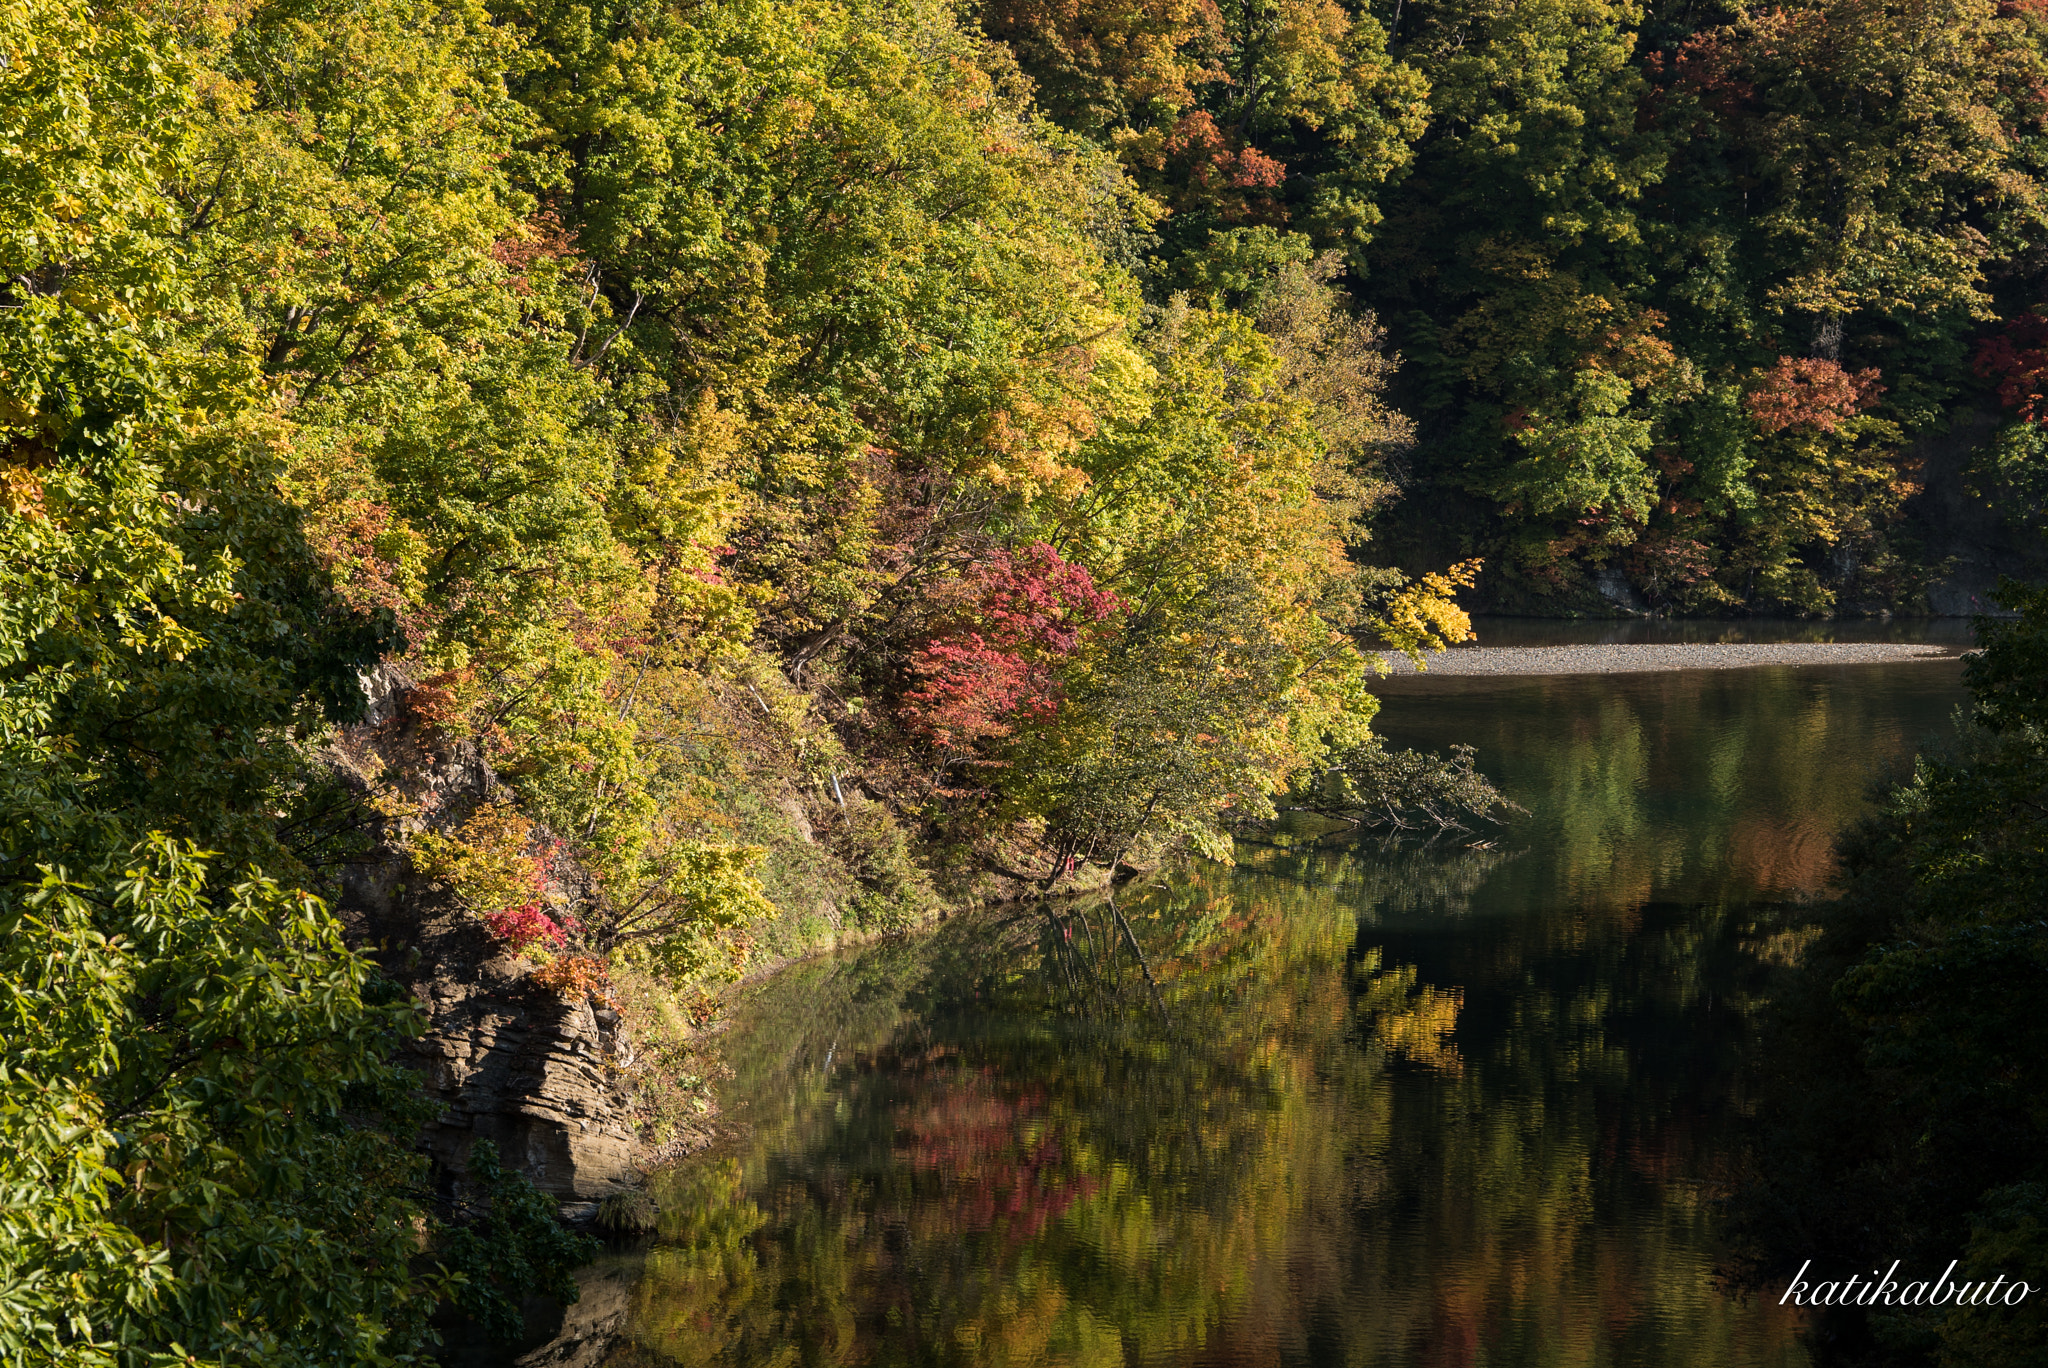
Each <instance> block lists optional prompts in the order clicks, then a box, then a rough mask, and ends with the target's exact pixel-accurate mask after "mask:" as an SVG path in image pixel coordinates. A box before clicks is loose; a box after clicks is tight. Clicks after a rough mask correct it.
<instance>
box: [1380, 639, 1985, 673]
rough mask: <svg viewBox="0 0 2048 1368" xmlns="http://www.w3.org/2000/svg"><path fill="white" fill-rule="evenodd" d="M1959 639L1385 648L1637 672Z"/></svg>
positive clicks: (1448, 661)
mask: <svg viewBox="0 0 2048 1368" xmlns="http://www.w3.org/2000/svg"><path fill="white" fill-rule="evenodd" d="M1962 649H1963V648H1961V647H1960V646H1955V645H1947V644H1931V643H1927V642H1896V641H1826V642H1816V641H1779V642H1754V641H1746V642H1607V643H1598V644H1591V643H1589V644H1582V645H1569V646H1457V647H1453V648H1452V649H1450V650H1448V651H1438V652H1435V653H1434V654H1431V655H1428V656H1425V657H1424V661H1423V665H1422V666H1421V668H1420V670H1418V668H1417V666H1416V665H1415V663H1414V662H1413V661H1411V660H1409V659H1408V658H1407V657H1406V656H1403V655H1399V654H1396V653H1394V652H1391V651H1386V652H1381V653H1380V658H1381V659H1382V660H1384V661H1385V662H1386V663H1387V665H1388V667H1389V672H1390V673H1392V674H1396V675H1412V674H1417V673H1421V672H1424V671H1426V672H1427V673H1430V674H1440V675H1556V674H1633V673H1640V672H1647V671H1656V670H1731V669H1744V668H1748V667H1752V666H1758V665H1888V664H1897V663H1899V662H1902V661H1952V660H1954V659H1955V658H1956V657H1957V656H1959V655H1961V654H1962Z"/></svg>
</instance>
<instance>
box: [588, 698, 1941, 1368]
mask: <svg viewBox="0 0 2048 1368" xmlns="http://www.w3.org/2000/svg"><path fill="white" fill-rule="evenodd" d="M1959 674H1960V672H1959V670H1958V669H1957V668H1956V667H1955V666H1954V665H1953V664H1922V663H1913V664H1904V665H1885V666H1858V667H1844V668H1833V669H1753V670H1739V671H1737V670H1731V671H1719V672H1683V673H1670V674H1657V675H1642V674H1637V675H1615V676H1598V677H1588V676H1579V677H1553V678H1522V679H1512V678H1509V679H1503V678H1474V677H1459V678H1441V679H1430V678H1427V677H1422V678H1415V679H1404V680H1398V681H1393V682H1390V683H1389V685H1388V686H1387V700H1386V706H1385V711H1384V712H1383V714H1382V717H1381V729H1382V730H1383V732H1384V733H1385V734H1386V735H1387V736H1388V737H1389V738H1390V739H1391V740H1393V741H1394V742H1395V743H1398V744H1404V745H1415V746H1426V747H1431V748H1440V747H1443V746H1446V745H1449V744H1451V743H1453V742H1456V741H1465V742H1470V743H1472V744H1474V745H1476V746H1478V748H1479V756H1480V762H1481V765H1482V767H1483V768H1484V769H1486V770H1487V772H1488V773H1490V774H1491V775H1493V776H1494V777H1495V778H1496V780H1498V781H1499V782H1500V783H1501V784H1502V786H1503V787H1504V788H1505V789H1506V790H1507V791H1508V792H1509V793H1510V794H1511V795H1512V796H1513V797H1514V798H1515V799H1517V800H1518V801H1519V802H1520V803H1522V804H1523V805H1524V806H1525V807H1527V808H1528V809H1529V810H1530V813H1531V815H1530V816H1529V817H1527V818H1526V819H1523V820H1521V821H1519V822H1517V823H1516V824H1514V825H1513V826H1511V827H1509V828H1507V829H1506V830H1504V831H1502V832H1500V833H1497V834H1496V833H1481V834H1479V835H1475V836H1463V837H1459V838H1458V839H1455V840H1443V841H1438V842H1436V843H1435V844H1434V845H1432V846H1429V847H1426V848H1421V849H1417V848H1415V847H1413V846H1412V845H1411V846H1410V847H1409V848H1407V849H1388V848H1385V847H1383V846H1382V844H1381V843H1380V842H1378V841H1377V840H1373V839H1366V840H1359V839H1357V838H1355V837H1350V836H1337V837H1328V836H1325V837H1322V838H1317V836H1316V834H1315V832H1314V831H1312V830H1307V829H1304V830H1299V831H1295V832H1292V833H1288V834H1283V835H1282V836H1280V837H1279V838H1277V841H1276V843H1275V844H1272V845H1265V846H1252V845H1249V844H1247V845H1246V846H1244V847H1243V853H1242V856H1241V858H1240V862H1239V865H1238V867H1237V868H1235V869H1229V868H1224V867H1221V866H1215V865H1204V866H1201V867H1199V868H1196V869H1194V870H1191V871H1187V872H1184V873H1182V874H1180V875H1178V876H1176V877H1174V878H1173V879H1172V880H1170V881H1169V882H1168V883H1166V884H1165V885H1164V886H1162V887H1158V888H1154V889H1151V890H1148V891H1145V892H1143V893H1141V894H1137V895H1134V896H1130V897H1127V898H1126V900H1125V902H1126V907H1127V910H1128V912H1129V914H1130V919H1131V924H1132V926H1133V928H1134V930H1135V932H1136V936H1137V939H1138V941H1139V942H1140V943H1141V944H1142V946H1143V948H1144V951H1145V956H1146V965H1145V966H1143V967H1141V966H1140V965H1139V964H1138V963H1137V961H1136V958H1135V956H1133V955H1132V954H1131V953H1130V952H1129V951H1127V950H1124V949H1122V948H1120V946H1119V939H1120V937H1119V935H1118V933H1117V932H1116V929H1115V926H1114V923H1113V921H1112V920H1110V919H1109V917H1108V916H1107V912H1106V909H1104V908H1100V907H1080V908H1069V909H1064V910H1063V911H1062V912H1061V913H1060V914H1059V915H1057V916H1053V915H1047V914H1045V913H1043V912H1038V913H1032V914H1028V915H1013V916H1010V917H1007V918H991V919H984V920H971V919H959V920H956V921H954V922H952V923H949V924H948V925H947V926H946V927H944V928H942V929H941V930H940V931H939V932H938V933H937V934H934V935H931V936H928V937H924V938H922V939H918V940H915V941H908V942H898V943H892V944H887V945H881V946H877V947H873V948H870V949H868V950H865V951H862V952H859V953H854V954H849V955H845V956H842V957H839V958H834V959H829V960H821V961H817V962H813V963H808V964H803V965H799V966H796V967H795V968H793V969H791V970H789V971H787V972H785V973H783V974H781V975H779V976H777V977H775V978H774V979H773V980H772V981H770V982H768V983H767V984H766V985H764V986H763V987H762V988H760V989H758V990H757V991H756V992H755V993H754V994H753V995H752V996H751V997H750V998H749V999H748V1000H747V1002H746V1003H745V1005H744V1007H743V1009H742V1010H741V1012H740V1014H739V1017H738V1019H737V1021H736V1022H735V1024H734V1026H733V1029H732V1031H731V1033H730V1035H729V1037H728V1041H727V1047H726V1055H727V1062H728V1063H729V1065H730V1066H731V1067H732V1069H733V1070H734V1074H735V1076H734V1077H733V1078H732V1079H731V1080H729V1081H728V1082H727V1083H726V1084H725V1085H724V1087H723V1094H724V1096H725V1098H726V1099H727V1105H728V1108H729V1112H730V1116H731V1119H732V1120H733V1121H734V1122H735V1123H736V1130H735V1135H734V1138H733V1139H732V1140H731V1141H730V1142H729V1144H728V1145H727V1146H726V1147H725V1148H724V1149H722V1150H720V1151H718V1152H715V1153H713V1154H711V1155H707V1156H704V1157H702V1158H699V1159H697V1160H693V1161H691V1162H689V1163H687V1164H684V1165H682V1166H679V1167H677V1168H676V1169H674V1170H672V1171H670V1172H668V1173H666V1174H664V1175H663V1176H661V1178H660V1179H659V1180H658V1182H657V1191H658V1193H659V1195H660V1197H661V1199H662V1203H663V1206H664V1208H665V1214H664V1216H663V1218H662V1225H661V1229H660V1232H659V1235H658V1236H657V1237H656V1238H655V1240H654V1241H653V1243H652V1245H651V1246H650V1248H649V1249H648V1250H647V1252H646V1257H645V1262H644V1264H641V1265H640V1266H639V1269H638V1272H637V1274H635V1275H634V1276H635V1277H636V1278H637V1282H636V1283H635V1285H634V1287H633V1291H632V1293H631V1308H632V1309H631V1314H630V1319H629V1321H628V1324H627V1331H626V1334H625V1336H624V1338H623V1339H622V1340H620V1341H618V1342H617V1343H615V1344H613V1345H612V1346H611V1347H610V1348H609V1350H608V1355H609V1357H608V1361H609V1362H612V1363H614V1364H639V1363H649V1364H652V1363H677V1364H729V1365H783V1364H788V1365H797V1364H821V1365H822V1364H877V1365H880V1364H934V1365H936V1364H962V1365H966V1364H987V1365H1017V1366H1018V1368H1022V1366H1023V1365H1077V1366H1078V1365H1091V1366H1092V1365H1169V1364H1172V1365H1183V1364H1185V1365H1208V1364H1215V1365H1223V1364H1259V1365H1264V1364H1273V1365H1283V1364H1304V1365H1309V1364H1314V1365H1323V1364H1328V1365H1480V1364H1485V1365H1582V1364H1583V1365H1607V1364H1617V1365H1619V1364H1644V1365H1657V1366H1658V1368H1687V1366H1688V1365H1703V1366H1704V1365H1714V1366H1715V1368H1732V1366H1734V1365H1781V1364H1798V1363H1802V1362H1804V1359H1803V1356H1802V1354H1801V1353H1800V1351H1799V1348H1798V1345H1797V1340H1796V1334H1797V1330H1798V1326H1797V1324H1796V1323H1795V1322H1794V1321H1793V1320H1792V1319H1791V1318H1790V1317H1789V1316H1788V1315H1787V1314H1785V1313H1782V1312H1780V1311H1779V1309H1778V1308H1776V1307H1775V1306H1772V1305H1769V1304H1768V1302H1767V1301H1766V1302H1763V1303H1759V1302H1757V1301H1750V1302H1740V1301H1736V1300H1733V1299H1731V1298H1729V1297H1726V1296H1723V1295H1722V1294H1721V1293H1719V1292H1718V1291H1717V1290H1716V1287H1715V1282H1714V1276H1713V1273H1714V1266H1715V1262H1716V1259H1717V1257H1718V1250H1717V1247H1716V1242H1715V1210H1716V1206H1715V1198H1716V1194H1717V1193H1718V1192H1721V1191H1725V1190H1726V1187H1727V1184H1728V1183H1729V1182H1730V1181H1731V1178H1732V1175H1731V1172H1730V1169H1729V1166H1728V1163H1727V1156H1728V1151H1729V1140H1730V1135H1731V1127H1732V1125H1733V1123H1734V1122H1735V1121H1736V1120H1737V1118H1738V1116H1739V1112H1740V1109H1741V1107H1742V1106H1743V1099H1744V1084H1743V1061H1744V1059H1745V1055H1746V1052H1747V1051H1748V1050H1749V1049H1750V1048H1751V1041H1752V1037H1753V1031H1754V1011H1755V1008H1756V1005H1757V1003H1758V1001H1759V999H1760V997H1761V995H1762V994H1764V993H1766V992H1767V991H1769V987H1770V984H1771V982H1772V980H1773V975H1774V974H1775V973H1777V972H1779V971H1778V969H1777V967H1776V966H1780V965H1782V964H1783V963H1784V962H1785V961H1786V959H1787V957H1788V956H1789V955H1791V954H1792V953H1793V952H1794V950H1795V949H1796V935H1795V934H1794V933H1793V932H1790V931H1787V930H1785V929H1784V925H1785V917H1784V913H1783V911H1782V908H1781V907H1780V906H1777V905H1779V904H1782V903H1784V902H1787V901H1797V900H1799V899H1801V898H1804V897H1807V896H1810V895H1811V894H1813V893H1815V892H1816V891H1818V890H1820V889H1822V888H1823V887H1824V884H1825V880H1826V877H1827V872H1828V849H1829V843H1830V840H1831V838H1832V835H1833V833H1834V832H1835V831H1836V830H1837V829H1838V828H1839V827H1840V826H1841V825H1842V824H1843V823H1844V822H1846V821H1849V820H1851V819H1853V817H1854V816H1855V814H1856V813H1857V812H1858V810H1859V808H1860V807H1861V804H1862V802H1863V795H1864V793H1865V790H1866V787H1867V785H1868V784H1869V782H1870V781H1871V780H1872V779H1873V778H1874V777H1876V776H1879V775H1882V774H1884V773H1886V772H1888V771H1889V772H1896V771H1898V770H1899V769H1901V768H1903V767H1905V766H1907V765H1908V764H1909V763H1910V757H1911V755H1912V752H1913V750H1914V749H1915V747H1916V746H1917V745H1918V744H1919V743H1920V742H1921V741H1923V740H1924V739H1927V738H1928V737H1930V736H1931V735H1933V734H1935V733H1937V732H1939V731H1941V730H1944V729H1945V728H1946V726H1947V722H1948V718H1949V716H1950V714H1951V711H1952V710H1953V709H1954V708H1955V706H1956V705H1957V704H1958V703H1959V702H1960V701H1961V698H1962V693H1961V689H1960V684H1959ZM1488 837H1491V838H1492V843H1491V844H1490V845H1487V844H1475V842H1480V841H1483V840H1485V839H1487V838H1488ZM1146 968H1149V970H1150V973H1151V975H1152V980H1153V981H1151V982H1148V980H1147V978H1146V974H1145V969H1146Z"/></svg>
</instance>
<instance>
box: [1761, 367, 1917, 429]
mask: <svg viewBox="0 0 2048 1368" xmlns="http://www.w3.org/2000/svg"><path fill="white" fill-rule="evenodd" d="M1877 379H1878V373H1877V371H1876V370H1875V369H1871V370H1860V371H1857V372H1856V373H1855V374H1853V375H1851V374H1850V373H1849V372H1847V371H1845V370H1843V369H1842V368H1841V366H1840V365H1839V364H1837V363H1836V362H1833V361H1827V360H1823V359H1821V358H1818V357H1811V356H1797V357H1795V356H1781V357H1779V358H1778V364H1777V365H1775V366H1773V367H1771V368H1770V369H1769V370H1767V371H1765V372H1763V373H1762V375H1760V376H1759V377H1758V379H1757V383H1756V386H1755V388H1753V389H1752V390H1750V392H1749V393H1748V394H1747V395H1746V396H1744V399H1743V402H1745V403H1746V404H1748V405H1749V412H1750V416H1751V417H1753V418H1754V419H1756V425H1757V426H1758V427H1760V428H1762V429H1763V430H1764V431H1765V432H1767V433H1776V432H1783V431H1785V430H1786V429H1787V428H1805V429H1810V430H1814V431H1819V432H1833V431H1834V430H1835V429H1836V428H1837V427H1839V426H1840V425H1841V424H1842V423H1843V422H1844V421H1845V420H1846V419H1849V418H1853V417H1855V416H1856V415H1857V414H1858V413H1861V412H1862V411H1863V410H1865V409H1867V408H1869V407H1870V406H1871V405H1872V404H1873V403H1875V402H1876V400H1877V396H1878V395H1880V394H1882V393H1884V387H1883V386H1882V385H1880V384H1878V383H1877Z"/></svg>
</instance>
